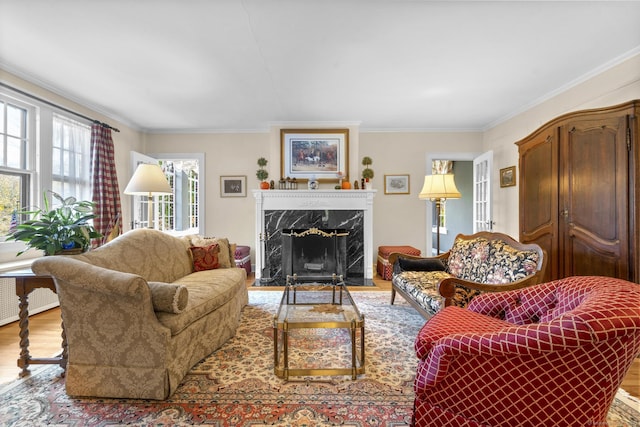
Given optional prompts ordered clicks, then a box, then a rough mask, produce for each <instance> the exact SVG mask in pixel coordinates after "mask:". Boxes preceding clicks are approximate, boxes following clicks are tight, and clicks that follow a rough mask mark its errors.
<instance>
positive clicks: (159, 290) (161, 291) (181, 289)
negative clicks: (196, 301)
mask: <svg viewBox="0 0 640 427" xmlns="http://www.w3.org/2000/svg"><path fill="white" fill-rule="evenodd" d="M147 283H148V285H149V289H150V290H151V302H152V303H153V309H154V310H155V311H164V312H165V313H174V314H179V313H182V311H183V310H184V309H185V308H186V307H187V303H188V302H189V291H188V290H187V288H186V287H185V286H184V285H179V284H175V283H165V282H147Z"/></svg>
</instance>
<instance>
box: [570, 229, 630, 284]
mask: <svg viewBox="0 0 640 427" xmlns="http://www.w3.org/2000/svg"><path fill="white" fill-rule="evenodd" d="M567 249H568V251H569V252H571V253H572V254H573V256H572V257H571V258H570V259H569V261H568V264H567V265H566V266H565V267H566V271H565V274H564V276H565V277H566V276H609V277H621V278H624V277H626V276H628V274H629V273H628V270H627V267H626V266H627V264H626V263H621V262H620V259H619V256H618V255H617V254H612V253H610V252H609V253H605V252H602V251H599V250H597V249H595V248H594V246H593V242H592V241H591V240H584V239H580V238H578V237H576V236H571V237H570V238H569V241H568V245H567Z"/></svg>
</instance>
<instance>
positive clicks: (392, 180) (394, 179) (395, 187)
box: [384, 175, 409, 194]
mask: <svg viewBox="0 0 640 427" xmlns="http://www.w3.org/2000/svg"><path fill="white" fill-rule="evenodd" d="M384 194H409V175H385V176H384Z"/></svg>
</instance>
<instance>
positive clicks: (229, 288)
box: [156, 268, 247, 335]
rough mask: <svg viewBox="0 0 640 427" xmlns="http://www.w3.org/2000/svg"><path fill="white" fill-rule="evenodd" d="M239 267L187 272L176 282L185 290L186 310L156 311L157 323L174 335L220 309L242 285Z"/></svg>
mask: <svg viewBox="0 0 640 427" xmlns="http://www.w3.org/2000/svg"><path fill="white" fill-rule="evenodd" d="M246 277H247V276H246V272H245V271H244V269H242V268H218V269H215V270H206V271H198V272H195V273H191V274H189V275H187V276H185V277H183V278H181V279H179V280H177V281H176V282H174V283H175V284H180V285H183V286H184V287H186V288H187V289H188V291H189V301H188V303H187V306H186V308H185V309H184V310H183V311H182V313H179V314H173V313H166V312H156V316H157V317H158V320H159V321H160V323H162V324H163V325H164V326H166V327H167V328H169V329H170V330H171V335H177V334H179V333H180V332H181V331H183V330H184V329H185V328H187V327H188V326H189V325H190V324H192V323H193V322H196V321H197V320H198V319H200V318H202V317H205V316H206V315H207V314H209V313H211V312H212V311H214V310H216V309H217V308H219V307H221V306H223V305H224V304H226V303H227V302H228V301H230V300H231V299H232V298H233V297H234V295H235V294H236V289H237V286H238V282H242V283H243V284H244V282H245V279H246Z"/></svg>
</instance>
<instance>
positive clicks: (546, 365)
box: [414, 276, 640, 427]
mask: <svg viewBox="0 0 640 427" xmlns="http://www.w3.org/2000/svg"><path fill="white" fill-rule="evenodd" d="M415 349H416V354H417V356H418V359H419V362H418V368H417V373H416V378H415V384H414V389H415V408H414V423H415V425H416V426H418V427H421V426H445V425H449V426H474V427H476V426H551V425H554V426H555V425H562V426H600V425H606V417H607V412H608V410H609V407H610V405H611V403H612V401H613V398H614V396H615V393H616V391H617V390H618V388H619V386H620V384H621V382H622V379H623V377H624V375H625V374H626V372H627V371H628V369H629V367H630V366H631V363H632V361H633V359H634V358H635V357H636V356H637V355H638V352H639V351H640V285H638V284H635V283H631V282H627V281H624V280H620V279H614V278H609V277H595V276H582V277H569V278H565V279H561V280H557V281H554V282H549V283H543V284H539V285H535V286H531V287H528V288H524V289H518V290H513V291H507V292H499V293H485V294H482V295H479V296H477V297H475V298H474V299H473V300H472V301H471V303H470V304H469V306H468V307H467V308H466V309H462V308H459V307H455V306H450V307H446V308H444V309H443V310H441V311H440V312H438V313H437V314H436V315H434V316H433V317H432V318H431V319H430V320H429V321H428V322H427V323H426V324H425V325H424V327H423V328H422V330H421V331H420V333H419V334H418V337H417V338H416V342H415Z"/></svg>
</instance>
